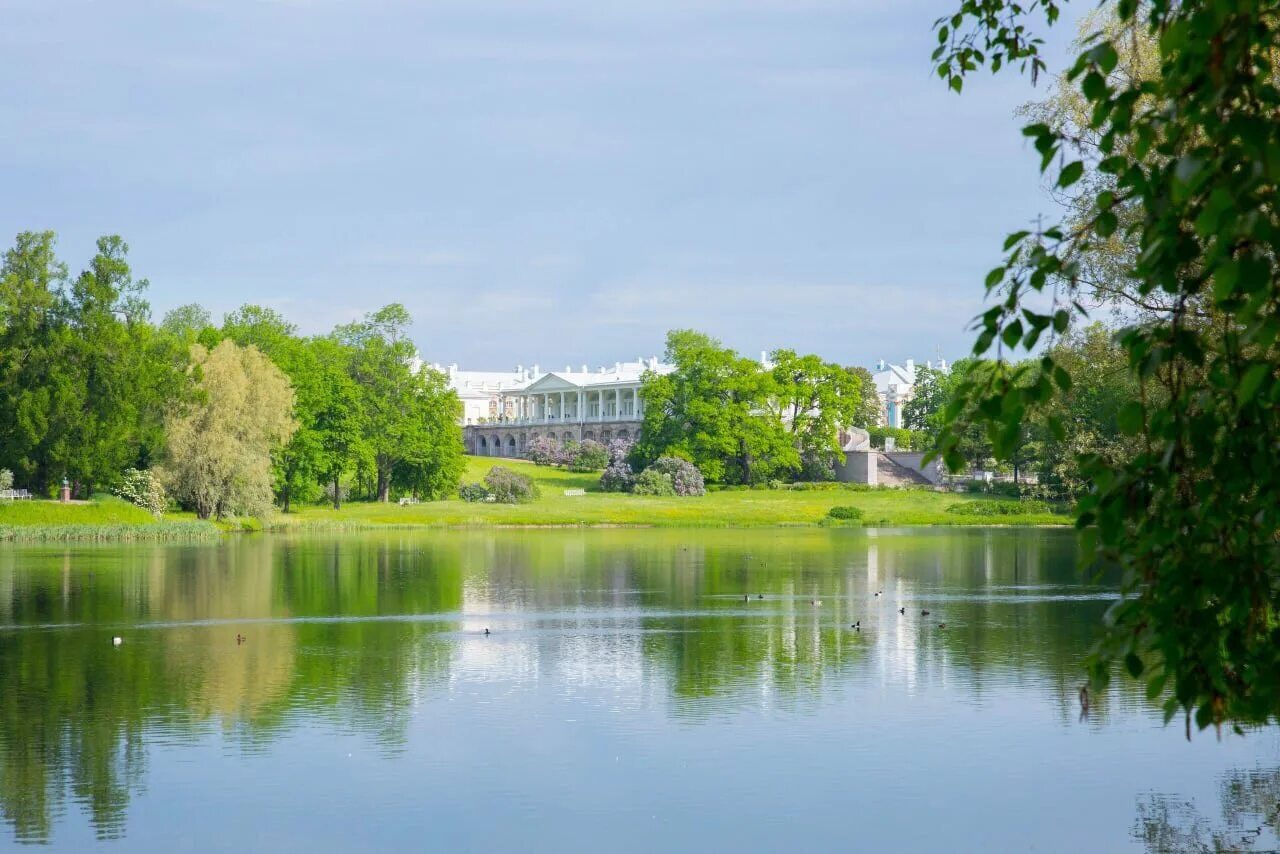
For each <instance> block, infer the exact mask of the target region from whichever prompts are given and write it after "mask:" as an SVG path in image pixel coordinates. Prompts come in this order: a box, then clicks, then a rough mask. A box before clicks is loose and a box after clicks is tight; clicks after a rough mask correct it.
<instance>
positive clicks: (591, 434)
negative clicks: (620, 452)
mask: <svg viewBox="0 0 1280 854" xmlns="http://www.w3.org/2000/svg"><path fill="white" fill-rule="evenodd" d="M595 437H596V431H594V430H584V431H582V441H584V442H586V441H588V440H594V439H595Z"/></svg>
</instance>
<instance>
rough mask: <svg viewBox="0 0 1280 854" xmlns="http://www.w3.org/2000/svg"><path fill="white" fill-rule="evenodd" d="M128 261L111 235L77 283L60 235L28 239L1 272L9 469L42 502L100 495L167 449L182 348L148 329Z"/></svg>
mask: <svg viewBox="0 0 1280 854" xmlns="http://www.w3.org/2000/svg"><path fill="white" fill-rule="evenodd" d="M127 253H128V247H127V246H126V245H125V244H124V242H123V241H122V240H121V239H120V238H118V237H103V238H101V239H99V240H98V242H97V253H96V254H95V255H94V257H93V258H92V259H91V261H90V263H89V266H88V267H87V268H86V269H85V270H84V271H83V272H82V273H81V274H80V275H79V276H77V277H75V278H74V279H71V278H70V276H69V275H68V272H67V268H66V265H65V264H63V263H62V262H61V261H59V260H58V259H57V257H56V255H55V253H54V235H53V233H52V232H47V231H46V232H23V233H21V234H19V235H18V236H17V240H16V242H15V245H14V247H13V248H12V249H9V250H8V251H6V252H5V254H4V258H3V262H2V263H0V412H3V413H4V417H3V418H0V464H3V465H4V466H5V467H7V468H10V469H12V470H13V471H14V472H16V473H17V475H18V476H19V478H20V479H21V480H22V482H23V483H25V484H27V485H28V486H29V487H30V488H31V490H32V491H33V492H36V493H43V492H46V491H47V490H48V488H49V487H50V486H51V485H53V484H56V483H58V482H60V481H61V480H62V478H63V477H64V476H66V477H67V478H69V479H70V481H71V484H72V489H73V492H74V494H76V495H88V494H91V493H93V492H94V491H95V488H96V487H98V486H102V485H106V484H109V483H111V482H113V481H114V480H115V479H116V476H117V475H118V474H119V472H120V471H121V470H123V469H124V468H126V467H128V466H142V467H145V466H148V465H150V463H151V462H152V461H153V460H154V459H155V457H156V456H157V455H158V454H159V451H160V448H161V446H162V445H163V441H164V437H163V433H162V422H163V413H164V411H165V409H166V408H167V407H168V406H170V405H171V404H172V403H173V402H174V401H175V400H177V399H179V398H180V397H181V395H182V393H183V390H184V383H183V374H182V369H183V367H184V363H185V349H184V348H183V347H182V346H180V345H179V344H177V343H176V342H174V341H173V340H172V339H171V338H169V337H167V336H164V335H161V334H158V333H157V331H156V329H155V328H154V327H153V326H152V325H151V324H150V323H149V322H148V315H149V309H148V306H147V303H146V302H145V301H144V300H143V299H142V293H143V292H144V291H145V290H146V288H147V282H146V281H145V280H143V281H135V280H134V279H133V278H132V275H131V272H130V269H129V265H128V263H127V261H126V256H127Z"/></svg>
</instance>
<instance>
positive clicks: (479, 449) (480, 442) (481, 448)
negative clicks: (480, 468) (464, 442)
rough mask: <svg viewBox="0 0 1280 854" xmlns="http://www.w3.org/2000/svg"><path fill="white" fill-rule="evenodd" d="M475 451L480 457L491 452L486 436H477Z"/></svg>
mask: <svg viewBox="0 0 1280 854" xmlns="http://www.w3.org/2000/svg"><path fill="white" fill-rule="evenodd" d="M475 453H476V456H479V457H483V456H484V455H485V454H487V453H489V448H488V447H487V446H486V444H485V441H484V436H477V437H476V447H475Z"/></svg>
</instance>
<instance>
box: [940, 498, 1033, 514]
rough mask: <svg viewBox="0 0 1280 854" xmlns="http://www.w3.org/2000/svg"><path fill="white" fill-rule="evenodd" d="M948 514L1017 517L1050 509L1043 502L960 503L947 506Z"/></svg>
mask: <svg viewBox="0 0 1280 854" xmlns="http://www.w3.org/2000/svg"><path fill="white" fill-rule="evenodd" d="M947 512H948V513H955V514H956V515H958V516H1019V515H1021V514H1023V513H1051V512H1053V510H1052V508H1051V507H1049V505H1048V504H1046V503H1045V502H1043V501H1033V500H1028V501H997V500H978V501H961V502H958V503H956V504H951V505H948V507H947Z"/></svg>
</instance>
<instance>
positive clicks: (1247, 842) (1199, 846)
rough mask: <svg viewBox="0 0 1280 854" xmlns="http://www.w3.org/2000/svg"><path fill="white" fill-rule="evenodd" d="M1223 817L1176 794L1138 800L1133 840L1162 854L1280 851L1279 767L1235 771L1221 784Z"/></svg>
mask: <svg viewBox="0 0 1280 854" xmlns="http://www.w3.org/2000/svg"><path fill="white" fill-rule="evenodd" d="M1218 800H1219V806H1220V816H1219V818H1218V819H1217V820H1214V819H1212V818H1210V817H1209V816H1205V815H1203V814H1201V813H1200V811H1199V810H1198V809H1197V807H1196V805H1195V804H1194V803H1193V802H1191V801H1187V800H1186V799H1183V798H1178V797H1175V796H1172V795H1162V794H1151V795H1148V796H1147V797H1146V798H1144V799H1141V800H1139V801H1138V815H1137V818H1136V819H1135V821H1134V827H1133V836H1134V838H1135V839H1136V840H1138V841H1140V842H1141V843H1142V844H1143V845H1144V846H1145V847H1146V849H1147V850H1148V851H1151V852H1159V854H1202V852H1206V854H1218V852H1227V851H1276V850H1278V849H1280V768H1270V769H1261V768H1260V769H1255V770H1252V771H1231V772H1228V773H1227V774H1226V775H1224V776H1223V778H1222V780H1221V781H1220V782H1219V785H1218Z"/></svg>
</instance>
